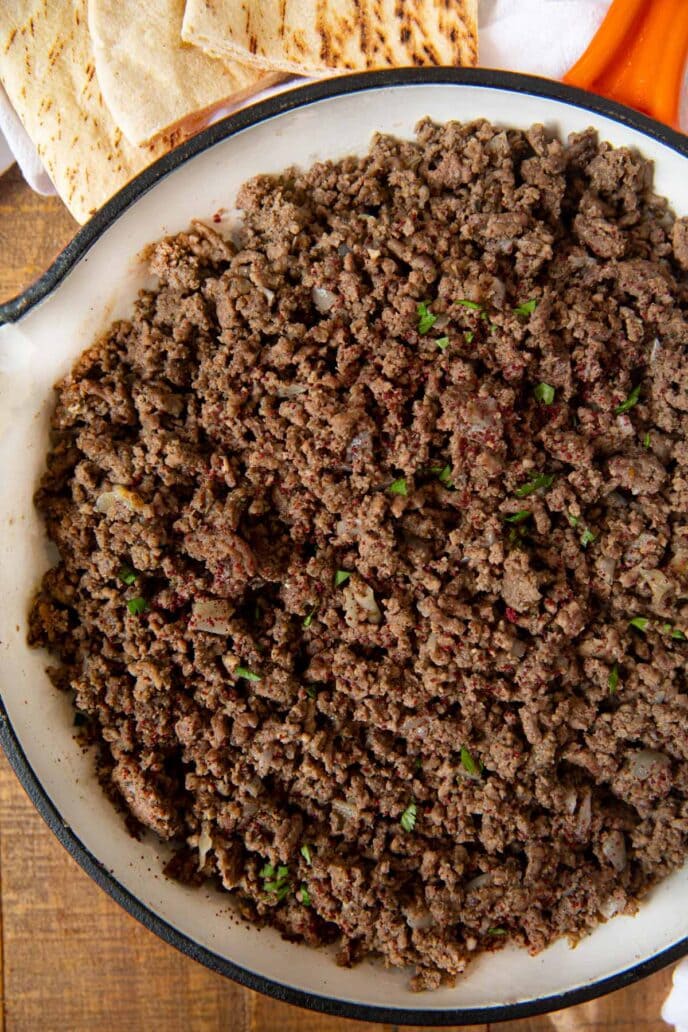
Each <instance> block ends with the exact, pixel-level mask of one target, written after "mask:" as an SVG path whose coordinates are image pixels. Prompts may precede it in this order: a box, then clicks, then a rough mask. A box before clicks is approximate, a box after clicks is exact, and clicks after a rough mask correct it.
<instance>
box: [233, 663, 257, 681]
mask: <svg viewBox="0 0 688 1032" xmlns="http://www.w3.org/2000/svg"><path fill="white" fill-rule="evenodd" d="M234 676H235V677H243V678H244V680H245V681H260V674H254V673H253V671H252V670H249V668H248V667H245V666H238V667H235V668H234Z"/></svg>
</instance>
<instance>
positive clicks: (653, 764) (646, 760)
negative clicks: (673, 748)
mask: <svg viewBox="0 0 688 1032" xmlns="http://www.w3.org/2000/svg"><path fill="white" fill-rule="evenodd" d="M670 766H671V760H670V759H669V757H668V756H666V755H665V754H664V753H661V752H657V750H656V749H641V750H640V751H639V752H635V753H631V756H630V758H629V769H630V772H631V774H632V776H633V777H634V778H639V780H640V781H645V780H647V778H649V777H650V776H651V775H653V774H659V773H660V772H661V771H663V770H666V768H667V767H670Z"/></svg>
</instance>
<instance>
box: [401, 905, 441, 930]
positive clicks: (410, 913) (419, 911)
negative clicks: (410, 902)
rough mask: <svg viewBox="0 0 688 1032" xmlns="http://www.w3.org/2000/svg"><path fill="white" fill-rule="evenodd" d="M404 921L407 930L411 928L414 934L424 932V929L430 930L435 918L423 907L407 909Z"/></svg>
mask: <svg viewBox="0 0 688 1032" xmlns="http://www.w3.org/2000/svg"><path fill="white" fill-rule="evenodd" d="M406 921H407V923H408V926H409V928H413V930H414V932H415V931H425V929H426V928H432V926H433V925H434V924H435V918H434V917H433V916H432V914H431V913H430V911H429V910H426V909H425V908H424V907H407V909H406Z"/></svg>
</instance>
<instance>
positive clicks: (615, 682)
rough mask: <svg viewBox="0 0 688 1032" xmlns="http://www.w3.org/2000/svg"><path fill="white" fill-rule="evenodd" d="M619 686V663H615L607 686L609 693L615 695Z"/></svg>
mask: <svg viewBox="0 0 688 1032" xmlns="http://www.w3.org/2000/svg"><path fill="white" fill-rule="evenodd" d="M618 687H619V664H618V663H615V664H614V666H613V667H612V668H611V670H610V671H609V678H608V680H607V688H608V689H609V694H610V695H613V694H614V692H615V691H616V689H617V688H618Z"/></svg>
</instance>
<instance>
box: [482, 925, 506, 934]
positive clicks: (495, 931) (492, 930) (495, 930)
mask: <svg viewBox="0 0 688 1032" xmlns="http://www.w3.org/2000/svg"><path fill="white" fill-rule="evenodd" d="M487 934H488V935H496V936H499V935H508V934H509V933H508V932H507V930H506V928H500V927H499V926H497V927H496V928H488V929H487Z"/></svg>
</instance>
